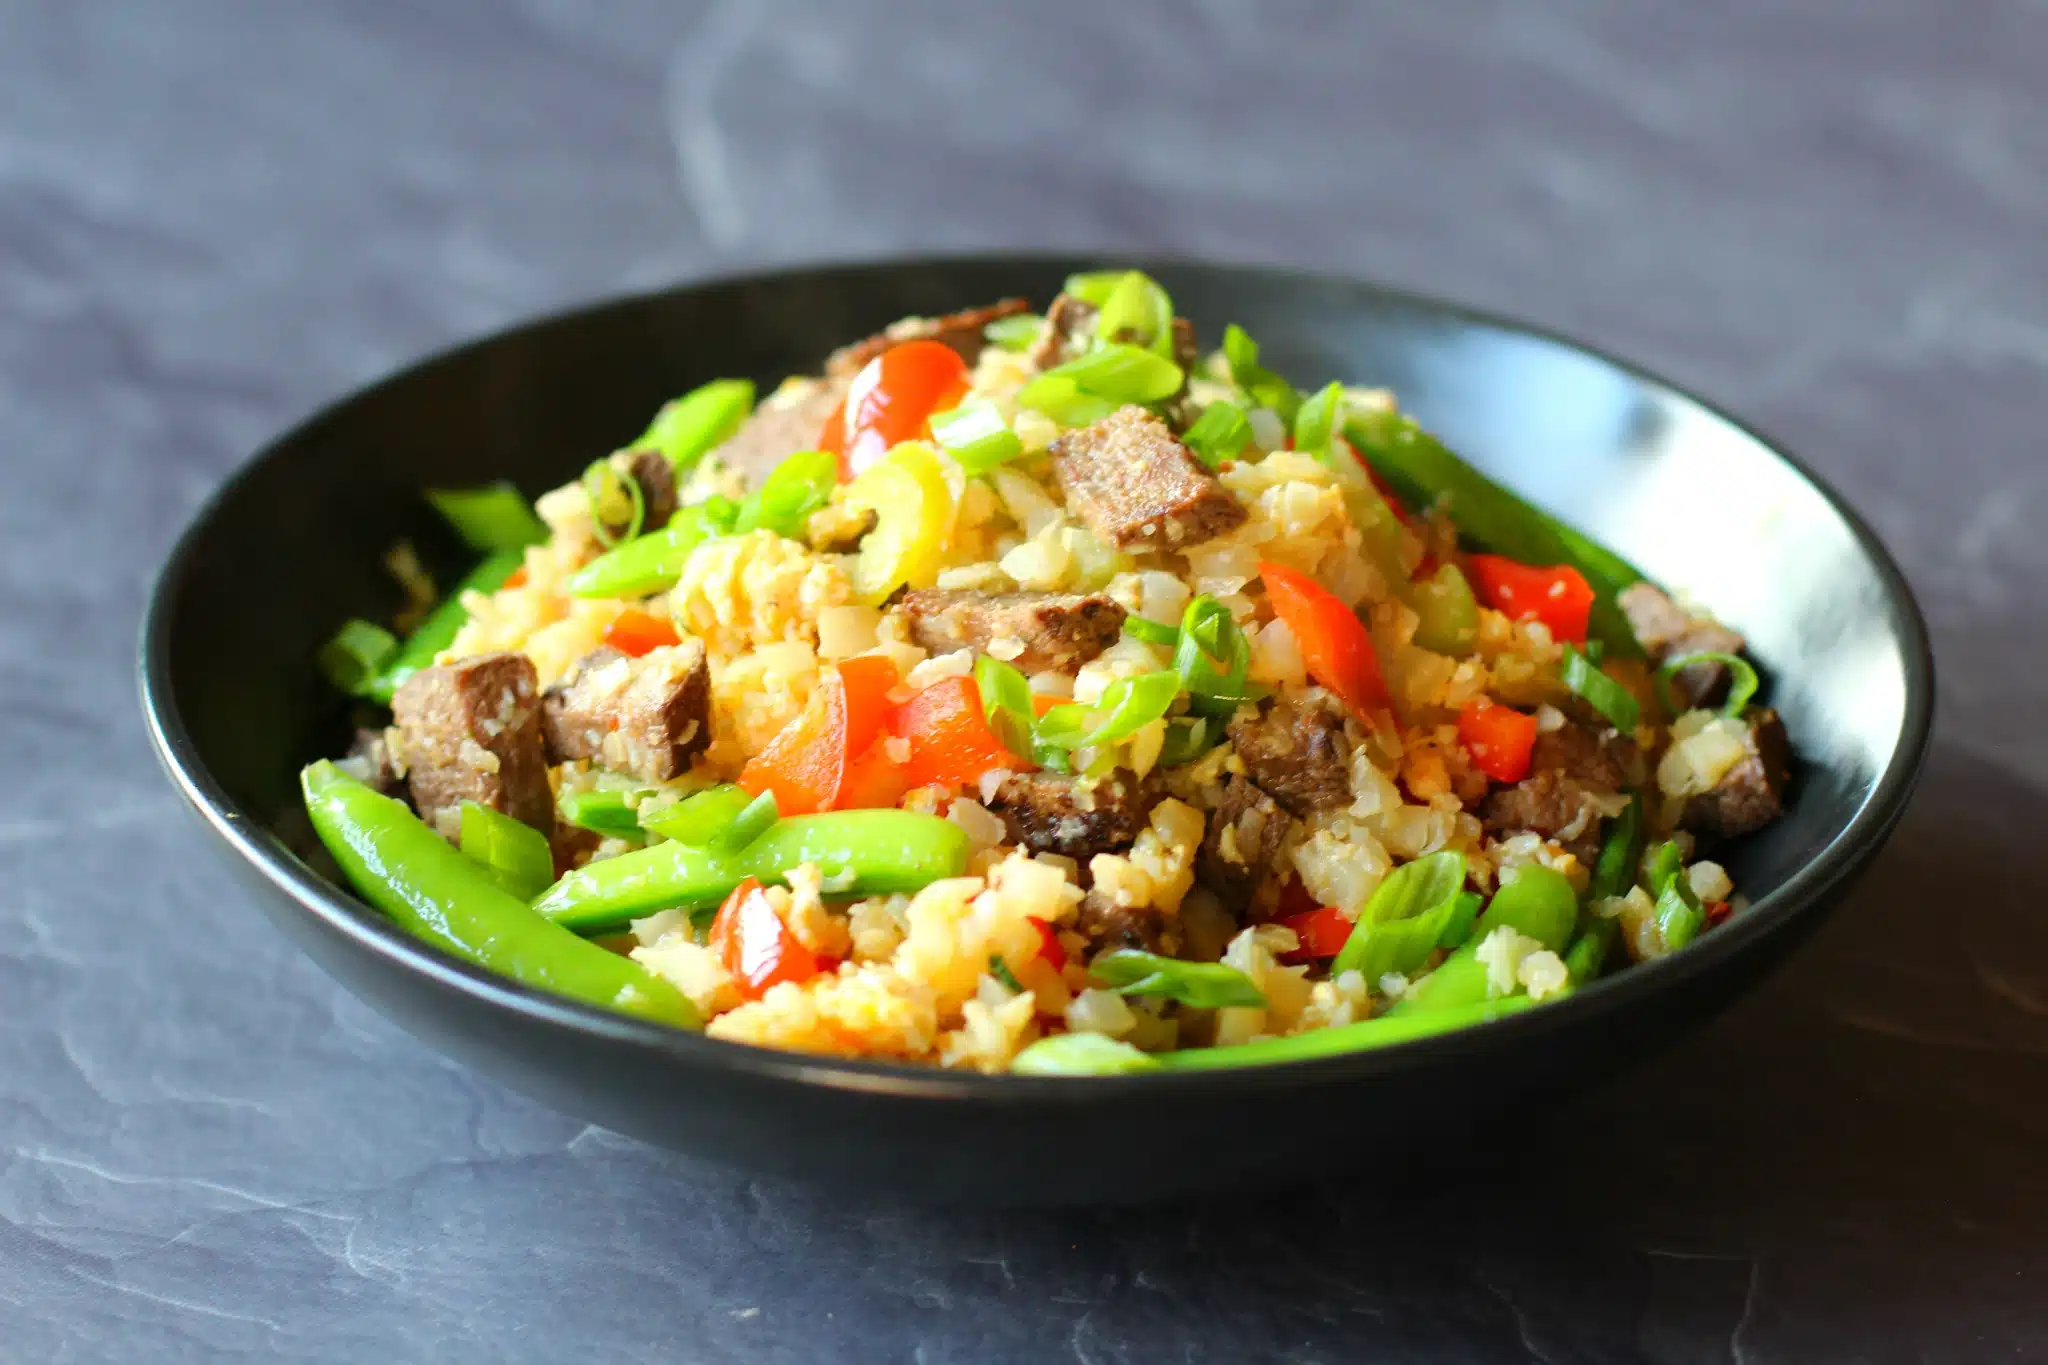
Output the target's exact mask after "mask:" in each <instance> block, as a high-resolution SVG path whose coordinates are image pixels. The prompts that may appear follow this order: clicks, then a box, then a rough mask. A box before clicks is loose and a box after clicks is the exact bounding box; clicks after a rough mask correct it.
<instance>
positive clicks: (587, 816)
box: [556, 788, 647, 839]
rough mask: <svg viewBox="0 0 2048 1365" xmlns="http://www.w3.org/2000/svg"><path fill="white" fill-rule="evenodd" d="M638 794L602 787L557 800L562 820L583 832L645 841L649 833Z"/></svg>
mask: <svg viewBox="0 0 2048 1365" xmlns="http://www.w3.org/2000/svg"><path fill="white" fill-rule="evenodd" d="M642 795H644V793H642V792H638V791H613V790H609V789H606V788H598V789H596V790H592V791H567V792H563V793H562V794H561V796H560V798H558V800H557V803H556V804H557V805H558V806H559V808H560V809H561V812H562V818H563V819H564V820H567V821H568V822H569V823H570V824H572V825H575V826H577V827H578V828H581V829H588V830H595V831H596V832H597V833H599V834H615V835H618V836H620V837H622V838H627V839H640V838H644V837H645V836H646V834H647V831H646V830H644V829H642V828H641V827H640V815H639V811H638V806H639V798H640V797H641V796H642Z"/></svg>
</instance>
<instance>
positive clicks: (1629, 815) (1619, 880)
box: [1586, 796, 1677, 901]
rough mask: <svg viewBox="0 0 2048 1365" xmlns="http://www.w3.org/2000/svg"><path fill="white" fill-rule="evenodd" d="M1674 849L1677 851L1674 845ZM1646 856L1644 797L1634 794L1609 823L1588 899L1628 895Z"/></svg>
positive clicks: (1589, 888) (1595, 865)
mask: <svg viewBox="0 0 2048 1365" xmlns="http://www.w3.org/2000/svg"><path fill="white" fill-rule="evenodd" d="M1672 852H1673V853H1676V852H1677V847H1676V846H1675V845H1674V846H1673V848H1672ZM1642 857H1643V799H1642V798H1641V797H1640V796H1631V797H1629V799H1628V807H1627V808H1626V809H1625V810H1623V811H1622V813H1621V814H1619V815H1617V816H1615V817H1614V819H1613V821H1612V822H1610V823H1609V824H1608V826H1607V837H1606V838H1605V839H1603V840H1602V841H1601V844H1600V857H1599V858H1598V860H1596V861H1595V862H1594V864H1593V878H1592V882H1591V884H1590V885H1589V886H1588V887H1587V888H1586V898H1587V899H1588V900H1596V901H1597V900H1606V899H1608V898H1610V897H1613V896H1625V895H1627V894H1628V889H1629V887H1631V886H1633V885H1634V884H1635V879H1636V866H1637V864H1639V863H1640V862H1641V861H1642Z"/></svg>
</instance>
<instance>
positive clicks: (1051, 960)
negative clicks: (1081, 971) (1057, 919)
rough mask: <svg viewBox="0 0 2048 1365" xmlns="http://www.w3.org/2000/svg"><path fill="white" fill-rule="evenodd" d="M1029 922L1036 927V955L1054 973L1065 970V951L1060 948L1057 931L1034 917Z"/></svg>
mask: <svg viewBox="0 0 2048 1365" xmlns="http://www.w3.org/2000/svg"><path fill="white" fill-rule="evenodd" d="M1031 922H1032V923H1033V924H1035V925H1037V926H1038V955H1039V956H1040V957H1042V958H1044V959H1045V960H1046V962H1047V963H1048V964H1050V965H1051V967H1052V969H1053V970H1054V971H1056V972H1057V971H1060V970H1062V969H1063V968H1065V967H1066V965H1067V950H1066V949H1065V948H1062V947H1061V946H1060V936H1059V931H1058V930H1056V929H1054V928H1053V927H1052V925H1051V924H1049V923H1048V922H1046V921H1045V920H1042V919H1038V918H1036V917H1033V919H1032V921H1031Z"/></svg>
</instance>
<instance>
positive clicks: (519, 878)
mask: <svg viewBox="0 0 2048 1365" xmlns="http://www.w3.org/2000/svg"><path fill="white" fill-rule="evenodd" d="M460 847H461V849H462V852H463V854H464V856H466V857H468V858H471V859H474V860H475V861H476V862H478V863H480V864H482V865H483V869H484V871H486V872H488V873H490V874H491V880H492V881H494V882H496V883H498V885H500V886H502V887H504V888H505V889H506V890H507V891H509V892H511V893H512V894H513V895H515V896H517V897H519V899H521V900H523V901H530V900H532V899H533V898H534V897H535V896H538V895H539V894H540V893H541V892H543V891H545V890H547V889H548V888H549V887H550V886H552V885H554V881H555V855H554V851H553V850H552V849H551V848H549V847H548V836H547V835H545V834H542V833H541V832H540V831H539V830H537V829H535V828H534V827H533V826H531V825H528V824H523V823H521V822H520V821H518V820H514V819H513V818H512V817H511V816H509V815H507V814H505V813H504V812H503V811H501V810H493V809H492V808H491V807H489V806H486V805H483V804H482V803H480V802H476V801H464V802H463V803H462V829H461V844H460Z"/></svg>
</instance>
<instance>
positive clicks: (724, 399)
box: [632, 379, 754, 473]
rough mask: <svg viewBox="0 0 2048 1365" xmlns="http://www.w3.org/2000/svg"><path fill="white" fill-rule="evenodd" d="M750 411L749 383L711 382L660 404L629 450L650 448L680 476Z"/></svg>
mask: <svg viewBox="0 0 2048 1365" xmlns="http://www.w3.org/2000/svg"><path fill="white" fill-rule="evenodd" d="M753 410H754V381H753V380H751V379H714V380H712V381H711V382H710V383H709V384H704V385H701V386H699V387H697V388H694V389H691V390H690V391H689V392H688V393H686V394H684V395H683V396H682V397H681V398H677V399H675V400H673V401H671V402H668V403H664V404H662V407H661V411H660V412H657V413H655V414H654V421H653V422H652V423H650V424H649V425H648V428H647V430H646V431H645V432H643V433H642V434H641V436H640V439H639V440H637V441H635V442H633V446H632V448H633V449H635V450H639V449H641V448H643V447H646V446H652V447H654V448H655V449H656V450H658V451H660V452H661V453H662V454H664V455H666V456H668V462H669V463H670V464H672V465H674V466H675V467H676V470H677V472H678V473H680V472H682V471H684V470H687V469H689V468H690V467H691V466H692V465H694V464H696V463H697V461H699V460H701V459H703V458H704V455H705V453H706V452H707V451H710V450H712V449H713V448H715V447H716V446H719V445H721V444H723V443H724V442H725V440H726V439H727V438H728V437H730V436H731V435H732V434H733V433H734V432H735V431H737V430H739V426H740V423H742V422H744V421H746V420H747V414H748V413H750V412H752V411H753Z"/></svg>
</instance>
